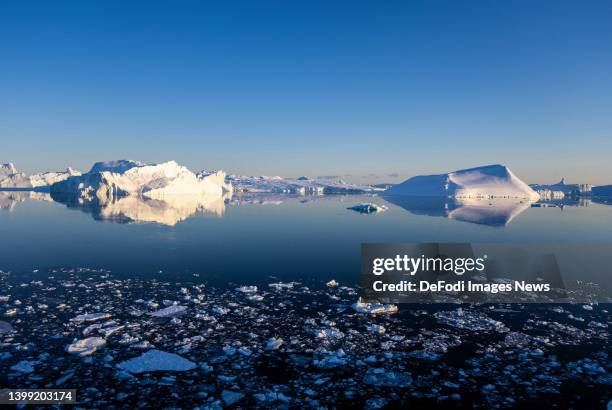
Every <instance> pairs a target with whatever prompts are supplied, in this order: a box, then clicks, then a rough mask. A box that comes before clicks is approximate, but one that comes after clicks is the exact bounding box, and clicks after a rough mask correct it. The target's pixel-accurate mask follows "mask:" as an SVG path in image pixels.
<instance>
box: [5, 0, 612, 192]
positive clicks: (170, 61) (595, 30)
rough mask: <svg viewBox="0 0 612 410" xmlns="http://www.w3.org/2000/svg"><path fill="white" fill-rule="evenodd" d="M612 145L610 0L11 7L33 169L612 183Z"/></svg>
mask: <svg viewBox="0 0 612 410" xmlns="http://www.w3.org/2000/svg"><path fill="white" fill-rule="evenodd" d="M611 154H612V2H610V1H601V2H597V1H559V0H555V1H540V0H538V1H490V0H487V1H482V2H479V1H478V2H477V1H466V2H463V1H449V2H445V1H423V2H409V1H398V2H391V1H383V2H374V1H371V2H356V1H347V2H331V1H324V2H316V1H304V2H288V1H279V2H268V1H248V2H205V1H193V2H190V1H162V2H160V1H150V0H148V1H132V2H129V1H116V2H113V1H84V0H80V1H75V2H64V1H41V2H30V1H3V2H1V3H0V161H1V162H7V161H12V162H14V163H15V164H16V165H17V167H18V168H20V169H22V170H25V171H26V172H33V171H41V170H56V169H63V168H65V167H66V166H68V165H70V166H73V167H76V168H80V169H88V168H89V167H90V165H91V163H92V162H94V161H96V160H103V159H117V158H132V159H140V160H143V161H147V162H159V161H164V160H168V159H175V160H177V161H178V162H180V163H183V164H185V165H187V166H189V167H190V168H192V169H194V170H198V169H202V168H205V169H217V168H221V169H224V170H227V171H229V172H232V173H240V174H250V175H253V174H255V175H259V174H266V175H277V174H278V175H284V176H300V175H309V176H316V175H343V176H346V175H351V177H348V178H347V179H350V180H358V181H363V182H383V181H390V182H395V181H398V180H403V179H405V178H406V177H409V176H412V175H415V174H423V173H436V172H444V171H450V170H454V169H458V168H465V167H472V166H477V165H483V164H490V163H504V164H507V165H508V166H510V167H511V168H512V169H513V171H514V172H515V173H516V174H517V175H518V176H519V177H521V178H523V179H524V180H526V181H528V182H553V181H555V180H558V179H560V178H561V177H562V176H564V177H566V179H567V180H568V181H569V182H592V183H612V155H611ZM396 175H397V176H396Z"/></svg>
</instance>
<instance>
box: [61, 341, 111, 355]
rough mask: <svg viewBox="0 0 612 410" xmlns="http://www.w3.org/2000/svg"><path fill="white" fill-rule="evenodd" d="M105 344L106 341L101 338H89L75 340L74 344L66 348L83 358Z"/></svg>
mask: <svg viewBox="0 0 612 410" xmlns="http://www.w3.org/2000/svg"><path fill="white" fill-rule="evenodd" d="M105 344H106V340H104V339H103V338H101V337H88V338H86V339H82V340H76V339H75V340H74V342H73V343H72V344H69V345H68V346H66V351H67V352H68V353H70V354H76V355H77V356H81V357H83V356H89V355H90V354H92V353H94V352H95V351H96V350H98V348H101V347H103V346H104V345H105Z"/></svg>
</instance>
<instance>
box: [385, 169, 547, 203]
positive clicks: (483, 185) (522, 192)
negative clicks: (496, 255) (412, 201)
mask: <svg viewBox="0 0 612 410" xmlns="http://www.w3.org/2000/svg"><path fill="white" fill-rule="evenodd" d="M385 195H388V196H430V197H450V198H472V199H491V198H506V199H508V198H516V199H525V200H529V201H537V200H538V199H539V195H538V194H537V193H536V192H535V191H534V190H533V189H531V188H530V187H529V186H528V185H527V184H526V183H525V182H523V181H521V180H520V179H519V178H518V177H517V176H516V175H514V174H513V173H512V171H510V169H508V167H506V166H504V165H488V166H482V167H477V168H470V169H463V170H459V171H455V172H449V173H447V174H438V175H425V176H416V177H412V178H410V179H408V180H406V181H404V182H402V183H401V184H398V185H395V186H393V187H391V188H389V189H388V190H387V191H385Z"/></svg>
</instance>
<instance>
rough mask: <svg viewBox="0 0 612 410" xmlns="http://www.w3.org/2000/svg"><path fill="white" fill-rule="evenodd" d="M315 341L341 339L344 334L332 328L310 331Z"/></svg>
mask: <svg viewBox="0 0 612 410" xmlns="http://www.w3.org/2000/svg"><path fill="white" fill-rule="evenodd" d="M312 334H313V335H315V337H316V338H317V339H342V338H343V337H344V333H342V332H341V331H339V330H338V329H335V328H333V327H330V328H327V329H315V330H313V331H312Z"/></svg>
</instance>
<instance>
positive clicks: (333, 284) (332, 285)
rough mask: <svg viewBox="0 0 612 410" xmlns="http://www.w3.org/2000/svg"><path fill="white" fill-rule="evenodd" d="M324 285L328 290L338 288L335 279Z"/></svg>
mask: <svg viewBox="0 0 612 410" xmlns="http://www.w3.org/2000/svg"><path fill="white" fill-rule="evenodd" d="M325 285H327V287H329V288H334V287H336V286H338V282H336V280H335V279H332V280H330V281H329V282H327V283H326V284H325Z"/></svg>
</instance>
